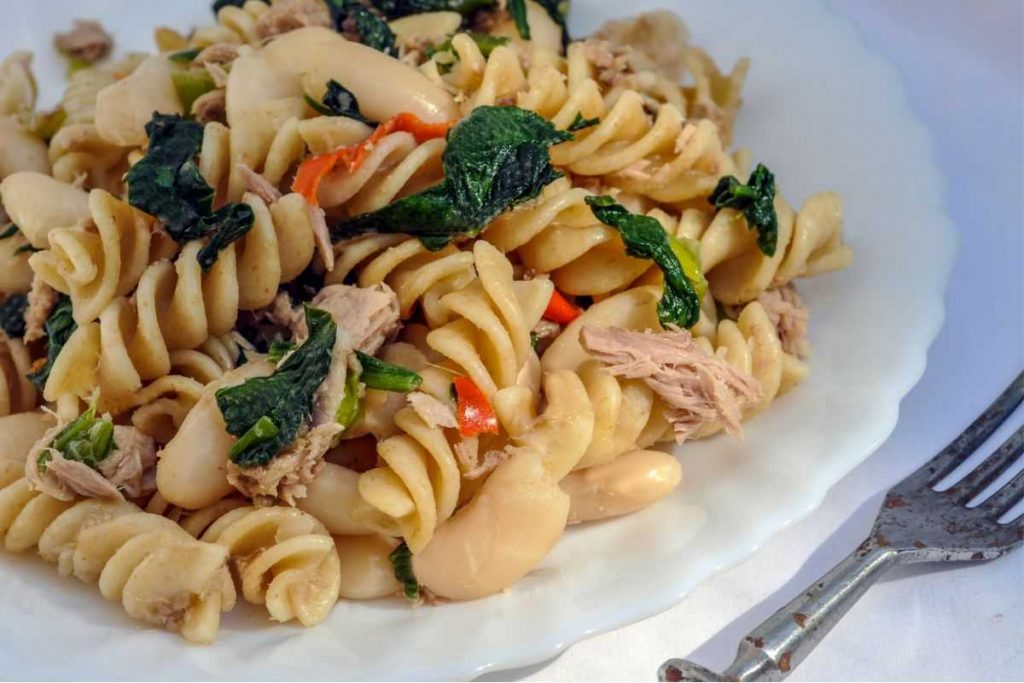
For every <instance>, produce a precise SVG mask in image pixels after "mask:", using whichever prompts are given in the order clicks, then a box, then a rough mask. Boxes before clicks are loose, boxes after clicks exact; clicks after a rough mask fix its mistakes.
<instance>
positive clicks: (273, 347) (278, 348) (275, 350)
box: [267, 339, 295, 365]
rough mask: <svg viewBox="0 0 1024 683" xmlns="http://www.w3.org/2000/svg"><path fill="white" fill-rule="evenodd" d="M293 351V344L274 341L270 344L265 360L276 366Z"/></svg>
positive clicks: (278, 340)
mask: <svg viewBox="0 0 1024 683" xmlns="http://www.w3.org/2000/svg"><path fill="white" fill-rule="evenodd" d="M294 349H295V342H290V341H283V340H281V339H275V340H274V341H272V342H270V350H268V351H267V360H268V361H270V362H271V363H273V364H274V365H277V364H278V363H280V362H281V359H282V358H284V357H285V356H287V355H288V354H289V353H291V352H292V351H293V350H294Z"/></svg>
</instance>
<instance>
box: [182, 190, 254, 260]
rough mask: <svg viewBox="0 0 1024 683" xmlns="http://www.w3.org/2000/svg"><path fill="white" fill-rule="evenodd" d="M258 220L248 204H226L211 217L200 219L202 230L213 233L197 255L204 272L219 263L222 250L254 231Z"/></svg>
mask: <svg viewBox="0 0 1024 683" xmlns="http://www.w3.org/2000/svg"><path fill="white" fill-rule="evenodd" d="M255 219H256V217H255V215H254V214H253V212H252V207H250V206H249V205H248V204H241V203H235V204H225V205H224V206H222V207H221V208H220V209H218V210H216V211H214V212H213V213H212V214H210V215H209V216H204V217H203V218H200V219H199V223H200V226H201V229H205V230H206V231H207V233H213V235H212V237H210V240H209V241H208V242H207V243H206V244H204V245H203V248H202V249H200V250H199V253H198V254H196V260H197V261H199V265H200V267H202V269H203V270H204V271H207V270H210V268H212V267H213V264H214V263H216V262H217V257H218V256H219V255H220V250H221V249H225V248H227V247H228V246H229V245H230V244H231V243H233V242H234V241H235V240H237V239H240V238H242V237H244V236H245V234H246V233H247V232H249V230H250V229H252V224H253V221H254V220H255Z"/></svg>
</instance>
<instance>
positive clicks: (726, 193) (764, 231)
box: [708, 164, 779, 256]
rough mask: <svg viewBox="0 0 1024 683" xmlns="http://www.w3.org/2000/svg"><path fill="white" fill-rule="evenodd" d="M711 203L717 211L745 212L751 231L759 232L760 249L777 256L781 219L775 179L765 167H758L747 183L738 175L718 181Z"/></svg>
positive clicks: (761, 165)
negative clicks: (740, 179)
mask: <svg viewBox="0 0 1024 683" xmlns="http://www.w3.org/2000/svg"><path fill="white" fill-rule="evenodd" d="M708 201H710V202H711V203H712V204H714V206H715V208H716V209H736V210H737V211H742V212H743V216H744V217H745V218H746V219H747V225H748V226H749V227H750V229H751V230H757V246H758V248H759V249H760V250H761V253H763V254H765V255H766V256H774V255H775V247H776V244H777V242H778V239H779V217H778V214H776V212H775V176H774V175H773V174H772V172H771V171H769V170H768V167H767V166H765V165H764V164H758V165H757V168H755V169H754V171H753V172H752V173H751V174H750V178H749V179H748V180H747V184H746V185H743V184H742V183H740V181H739V179H737V178H736V176H731V175H730V176H726V177H724V178H722V179H721V180H719V181H718V185H717V186H715V189H714V191H713V192H712V193H711V196H710V197H708Z"/></svg>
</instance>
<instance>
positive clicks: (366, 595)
mask: <svg viewBox="0 0 1024 683" xmlns="http://www.w3.org/2000/svg"><path fill="white" fill-rule="evenodd" d="M334 544H335V545H336V546H337V548H338V559H340V560H341V588H340V590H339V592H338V597H341V598H348V599H349V600H372V599H374V598H383V597H385V596H388V595H394V594H395V593H397V592H399V591H400V590H402V584H400V583H399V582H398V579H396V578H395V569H394V567H392V566H391V560H390V559H389V558H388V555H389V554H390V553H391V551H392V550H394V549H395V547H396V546H397V545H398V541H397V540H395V539H393V538H388V537H386V536H379V535H373V536H336V537H335V538H334Z"/></svg>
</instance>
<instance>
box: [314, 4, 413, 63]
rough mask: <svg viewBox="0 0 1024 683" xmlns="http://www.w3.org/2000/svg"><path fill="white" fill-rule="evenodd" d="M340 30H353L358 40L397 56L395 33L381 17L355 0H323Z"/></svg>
mask: <svg viewBox="0 0 1024 683" xmlns="http://www.w3.org/2000/svg"><path fill="white" fill-rule="evenodd" d="M324 2H325V3H326V4H327V9H328V10H329V11H330V13H331V17H332V18H333V19H334V26H335V27H336V28H337V30H338V31H340V32H349V31H351V32H355V33H356V34H357V35H358V36H359V41H360V42H361V43H362V44H363V45H366V46H368V47H372V48H373V49H374V50H378V51H380V52H383V53H384V54H386V55H391V56H392V57H397V56H398V46H397V45H395V34H394V33H393V32H392V31H391V29H390V28H388V23H387V22H386V21H384V19H383V18H381V17H380V16H378V15H377V14H374V13H373V12H372V11H370V9H369V8H368V7H366V6H365V5H362V4H360V3H359V2H358V1H357V0H324Z"/></svg>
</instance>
